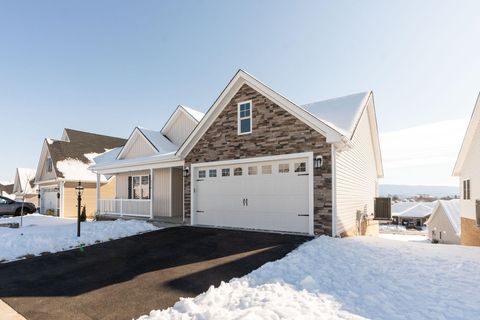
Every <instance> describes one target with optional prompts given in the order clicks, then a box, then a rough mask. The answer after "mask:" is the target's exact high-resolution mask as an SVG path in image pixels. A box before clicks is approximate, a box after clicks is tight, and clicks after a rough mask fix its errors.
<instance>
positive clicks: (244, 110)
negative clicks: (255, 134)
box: [238, 101, 252, 134]
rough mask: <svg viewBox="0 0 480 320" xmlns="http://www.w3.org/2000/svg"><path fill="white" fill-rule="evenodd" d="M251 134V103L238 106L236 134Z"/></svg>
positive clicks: (247, 102) (242, 103)
mask: <svg viewBox="0 0 480 320" xmlns="http://www.w3.org/2000/svg"><path fill="white" fill-rule="evenodd" d="M248 133H252V102H251V101H246V102H241V103H239V104H238V134H248Z"/></svg>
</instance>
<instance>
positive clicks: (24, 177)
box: [13, 168, 36, 194]
mask: <svg viewBox="0 0 480 320" xmlns="http://www.w3.org/2000/svg"><path fill="white" fill-rule="evenodd" d="M35 175H36V170H35V169H30V168H17V170H16V173H15V182H14V187H13V192H15V193H17V192H19V193H22V194H34V193H35V192H36V191H35Z"/></svg>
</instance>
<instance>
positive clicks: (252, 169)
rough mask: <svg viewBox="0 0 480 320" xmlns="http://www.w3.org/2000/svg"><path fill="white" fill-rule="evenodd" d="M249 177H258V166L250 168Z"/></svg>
mask: <svg viewBox="0 0 480 320" xmlns="http://www.w3.org/2000/svg"><path fill="white" fill-rule="evenodd" d="M248 175H249V176H255V175H257V166H252V167H248Z"/></svg>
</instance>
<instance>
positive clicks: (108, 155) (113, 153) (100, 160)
mask: <svg viewBox="0 0 480 320" xmlns="http://www.w3.org/2000/svg"><path fill="white" fill-rule="evenodd" d="M122 149H123V147H117V148H113V149H110V150H108V149H107V150H105V152H104V153H102V154H100V155H98V156H96V157H94V158H93V162H94V163H95V165H99V164H105V163H110V162H113V161H115V160H116V159H117V157H118V155H119V154H120V151H122Z"/></svg>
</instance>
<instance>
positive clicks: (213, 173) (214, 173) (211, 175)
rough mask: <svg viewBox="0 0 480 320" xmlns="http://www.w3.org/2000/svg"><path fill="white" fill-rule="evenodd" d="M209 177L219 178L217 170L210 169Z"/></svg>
mask: <svg viewBox="0 0 480 320" xmlns="http://www.w3.org/2000/svg"><path fill="white" fill-rule="evenodd" d="M208 176H209V177H210V178H215V177H216V176H217V170H216V169H210V170H208Z"/></svg>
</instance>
